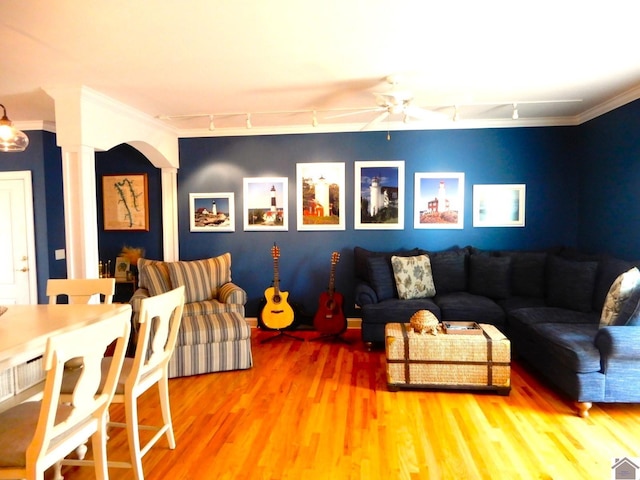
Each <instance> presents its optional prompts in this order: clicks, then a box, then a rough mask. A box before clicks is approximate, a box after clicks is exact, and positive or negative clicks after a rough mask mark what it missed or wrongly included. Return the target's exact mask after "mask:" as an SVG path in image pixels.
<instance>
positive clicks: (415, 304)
mask: <svg viewBox="0 0 640 480" xmlns="http://www.w3.org/2000/svg"><path fill="white" fill-rule="evenodd" d="M418 310H429V311H430V312H431V313H433V314H434V315H435V316H436V317H437V318H438V319H439V318H440V308H439V307H438V306H437V305H436V304H435V302H434V301H433V299H432V298H412V299H409V300H400V299H398V298H392V299H390V300H385V301H384V302H379V303H371V304H368V305H364V306H363V307H362V324H363V329H366V326H367V325H370V324H378V325H385V324H387V323H389V322H400V323H409V320H410V319H411V316H412V315H413V314H414V313H416V312H417V311H418ZM383 340H384V335H383V336H382V337H381V338H380V341H383Z"/></svg>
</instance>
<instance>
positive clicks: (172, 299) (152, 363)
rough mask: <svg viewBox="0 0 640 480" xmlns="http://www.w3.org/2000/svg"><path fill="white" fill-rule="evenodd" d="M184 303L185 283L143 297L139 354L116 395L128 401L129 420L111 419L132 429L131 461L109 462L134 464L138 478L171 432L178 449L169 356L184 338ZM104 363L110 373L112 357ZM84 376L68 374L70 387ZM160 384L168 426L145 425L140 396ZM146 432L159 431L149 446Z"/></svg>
mask: <svg viewBox="0 0 640 480" xmlns="http://www.w3.org/2000/svg"><path fill="white" fill-rule="evenodd" d="M183 307H184V286H180V287H178V288H176V289H174V290H170V291H168V292H166V293H162V294H160V295H156V296H152V297H148V298H145V299H143V300H142V301H141V305H140V316H139V319H138V322H139V326H138V338H137V344H136V350H135V356H134V357H133V358H125V360H124V365H123V367H122V372H121V374H120V379H119V381H118V386H117V388H116V393H115V395H114V397H113V403H124V409H125V423H116V422H109V426H114V427H122V428H126V430H127V438H128V441H129V456H130V461H129V462H120V461H109V466H110V467H116V468H117V467H125V468H132V469H133V474H134V477H135V479H136V480H143V479H144V471H143V469H142V457H143V456H144V455H145V454H146V453H147V452H148V451H149V450H150V449H151V447H152V446H153V445H155V444H156V443H157V442H158V440H159V439H160V438H162V437H163V436H166V438H167V442H168V444H169V448H170V449H172V450H173V449H175V448H176V441H175V436H174V434H173V423H172V420H171V409H170V405H169V359H170V358H171V355H172V354H173V350H174V348H175V345H176V340H177V338H178V330H179V329H180V324H181V322H182V310H183ZM102 362H103V371H104V370H105V369H107V368H109V366H110V364H111V362H112V360H111V359H110V358H109V357H106V358H104V359H103V361H102ZM78 374H79V373H78V372H77V371H74V370H67V371H66V372H65V377H66V378H65V382H64V383H65V385H68V387H67V390H70V389H71V386H72V385H73V384H74V383H75V381H76V378H77V376H78ZM154 385H157V386H158V395H159V401H160V411H161V414H162V425H160V426H151V425H139V424H138V398H139V397H140V395H142V394H143V393H144V392H146V391H147V390H149V389H150V388H151V387H153V386H154ZM64 390H65V387H64V386H63V391H64ZM63 401H64V396H63ZM140 430H151V431H155V434H154V435H153V437H152V438H151V439H150V440H149V441H147V442H146V443H145V445H143V446H141V445H140ZM86 462H90V460H73V459H65V460H64V461H63V462H62V464H63V465H84V464H86Z"/></svg>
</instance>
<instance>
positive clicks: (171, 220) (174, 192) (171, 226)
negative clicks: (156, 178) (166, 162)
mask: <svg viewBox="0 0 640 480" xmlns="http://www.w3.org/2000/svg"><path fill="white" fill-rule="evenodd" d="M161 180H162V227H163V228H162V245H163V249H164V252H163V254H164V261H165V262H174V261H177V260H179V253H180V252H179V249H178V169H176V168H163V169H161Z"/></svg>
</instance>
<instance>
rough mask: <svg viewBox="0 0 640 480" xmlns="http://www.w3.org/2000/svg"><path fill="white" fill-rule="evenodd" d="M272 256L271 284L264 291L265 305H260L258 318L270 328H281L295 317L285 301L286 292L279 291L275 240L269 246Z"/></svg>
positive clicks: (286, 325) (277, 256)
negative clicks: (260, 309)
mask: <svg viewBox="0 0 640 480" xmlns="http://www.w3.org/2000/svg"><path fill="white" fill-rule="evenodd" d="M271 256H272V257H273V286H272V287H269V288H267V289H266V290H265V291H264V298H265V301H266V303H265V305H264V307H262V312H261V314H260V318H261V320H262V324H263V325H264V326H265V327H266V328H267V329H270V330H282V329H283V328H287V327H289V326H290V325H291V324H292V323H293V320H294V318H295V315H294V313H293V308H292V307H291V305H289V303H288V302H287V297H288V296H289V293H288V292H282V291H280V278H279V272H278V264H279V259H280V249H279V248H278V247H277V246H276V244H275V242H274V243H273V247H271Z"/></svg>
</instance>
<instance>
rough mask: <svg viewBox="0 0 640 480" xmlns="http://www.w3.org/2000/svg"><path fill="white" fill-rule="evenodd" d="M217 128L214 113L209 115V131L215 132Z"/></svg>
mask: <svg viewBox="0 0 640 480" xmlns="http://www.w3.org/2000/svg"><path fill="white" fill-rule="evenodd" d="M215 129H216V126H215V124H214V123H213V115H209V131H211V132H213V131H214V130H215Z"/></svg>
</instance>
